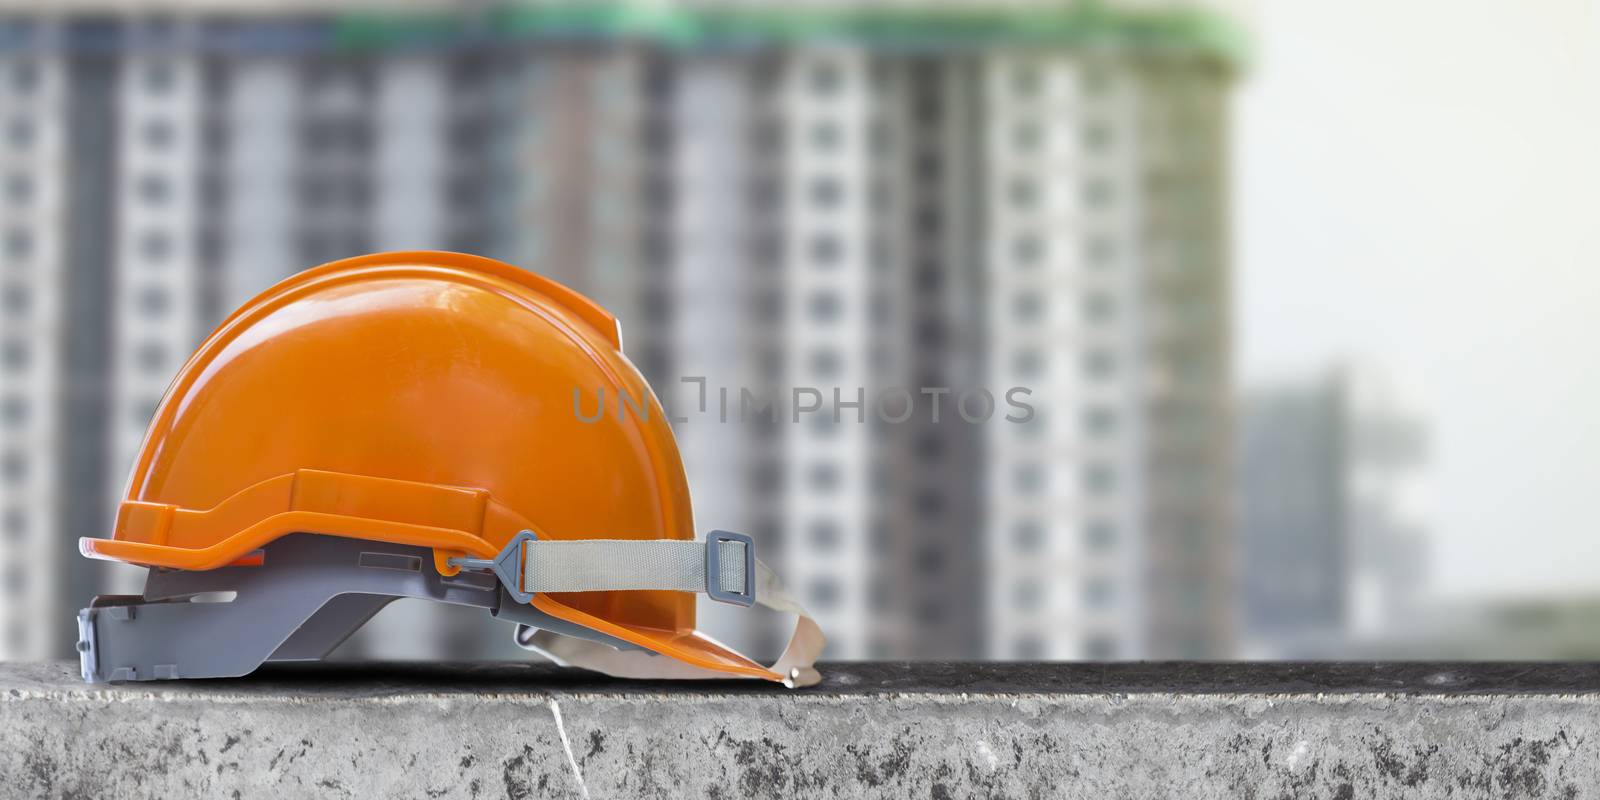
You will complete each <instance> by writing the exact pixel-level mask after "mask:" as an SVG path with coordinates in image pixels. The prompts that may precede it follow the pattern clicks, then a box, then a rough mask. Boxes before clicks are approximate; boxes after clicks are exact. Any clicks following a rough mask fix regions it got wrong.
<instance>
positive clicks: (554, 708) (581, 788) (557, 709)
mask: <svg viewBox="0 0 1600 800" xmlns="http://www.w3.org/2000/svg"><path fill="white" fill-rule="evenodd" d="M550 716H552V717H555V719H556V733H557V734H559V735H560V736H561V746H562V747H564V748H566V751H567V764H568V765H569V766H571V767H572V777H573V778H574V779H576V780H577V781H578V794H580V795H582V796H583V798H584V800H589V787H588V786H586V785H585V784H584V782H583V771H582V770H580V769H578V759H577V758H576V757H575V756H573V754H572V740H570V739H568V738H567V726H566V725H565V724H564V723H562V721H561V706H560V705H558V704H557V703H556V699H555V698H554V697H552V698H550Z"/></svg>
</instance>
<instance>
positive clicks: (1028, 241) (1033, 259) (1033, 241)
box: [1011, 234, 1044, 267]
mask: <svg viewBox="0 0 1600 800" xmlns="http://www.w3.org/2000/svg"><path fill="white" fill-rule="evenodd" d="M1043 257H1044V243H1043V242H1041V241H1039V237H1037V236H1033V235H1031V234H1030V235H1025V236H1018V237H1017V238H1016V241H1014V242H1012V243H1011V258H1012V260H1013V261H1015V262H1016V263H1017V266H1021V267H1032V266H1035V265H1037V264H1038V263H1039V261H1040V259H1042V258H1043Z"/></svg>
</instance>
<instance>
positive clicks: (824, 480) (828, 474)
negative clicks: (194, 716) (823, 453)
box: [809, 463, 839, 493]
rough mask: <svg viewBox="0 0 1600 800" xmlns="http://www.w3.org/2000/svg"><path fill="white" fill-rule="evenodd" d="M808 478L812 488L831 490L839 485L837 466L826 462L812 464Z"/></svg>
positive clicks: (824, 491) (825, 491)
mask: <svg viewBox="0 0 1600 800" xmlns="http://www.w3.org/2000/svg"><path fill="white" fill-rule="evenodd" d="M809 478H810V481H811V488H812V489H813V490H815V491H817V492H822V493H828V492H832V491H833V490H834V489H837V488H838V487H839V468H838V467H835V466H834V465H832V464H828V463H820V464H812V465H811V472H810V474H809Z"/></svg>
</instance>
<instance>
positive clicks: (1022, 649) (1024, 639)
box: [1011, 634, 1045, 661]
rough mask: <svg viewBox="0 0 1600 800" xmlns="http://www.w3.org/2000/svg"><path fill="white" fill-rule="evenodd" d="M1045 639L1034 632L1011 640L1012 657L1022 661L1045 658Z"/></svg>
mask: <svg viewBox="0 0 1600 800" xmlns="http://www.w3.org/2000/svg"><path fill="white" fill-rule="evenodd" d="M1044 652H1045V650H1044V641H1043V640H1041V639H1040V638H1039V637H1037V636H1034V635H1032V634H1028V635H1026V636H1018V637H1017V638H1016V639H1014V640H1013V641H1012V642H1011V657H1012V658H1016V659H1020V660H1022V661H1038V660H1039V659H1041V658H1044Z"/></svg>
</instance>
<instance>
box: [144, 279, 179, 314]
mask: <svg viewBox="0 0 1600 800" xmlns="http://www.w3.org/2000/svg"><path fill="white" fill-rule="evenodd" d="M171 301H172V297H171V295H168V294H167V292H166V290H165V289H162V288H161V287H159V286H149V287H146V288H145V289H143V290H142V291H140V292H139V297H138V305H139V311H140V313H142V314H144V315H145V316H147V317H160V316H162V315H164V314H166V313H167V308H168V307H169V306H170V305H171Z"/></svg>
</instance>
